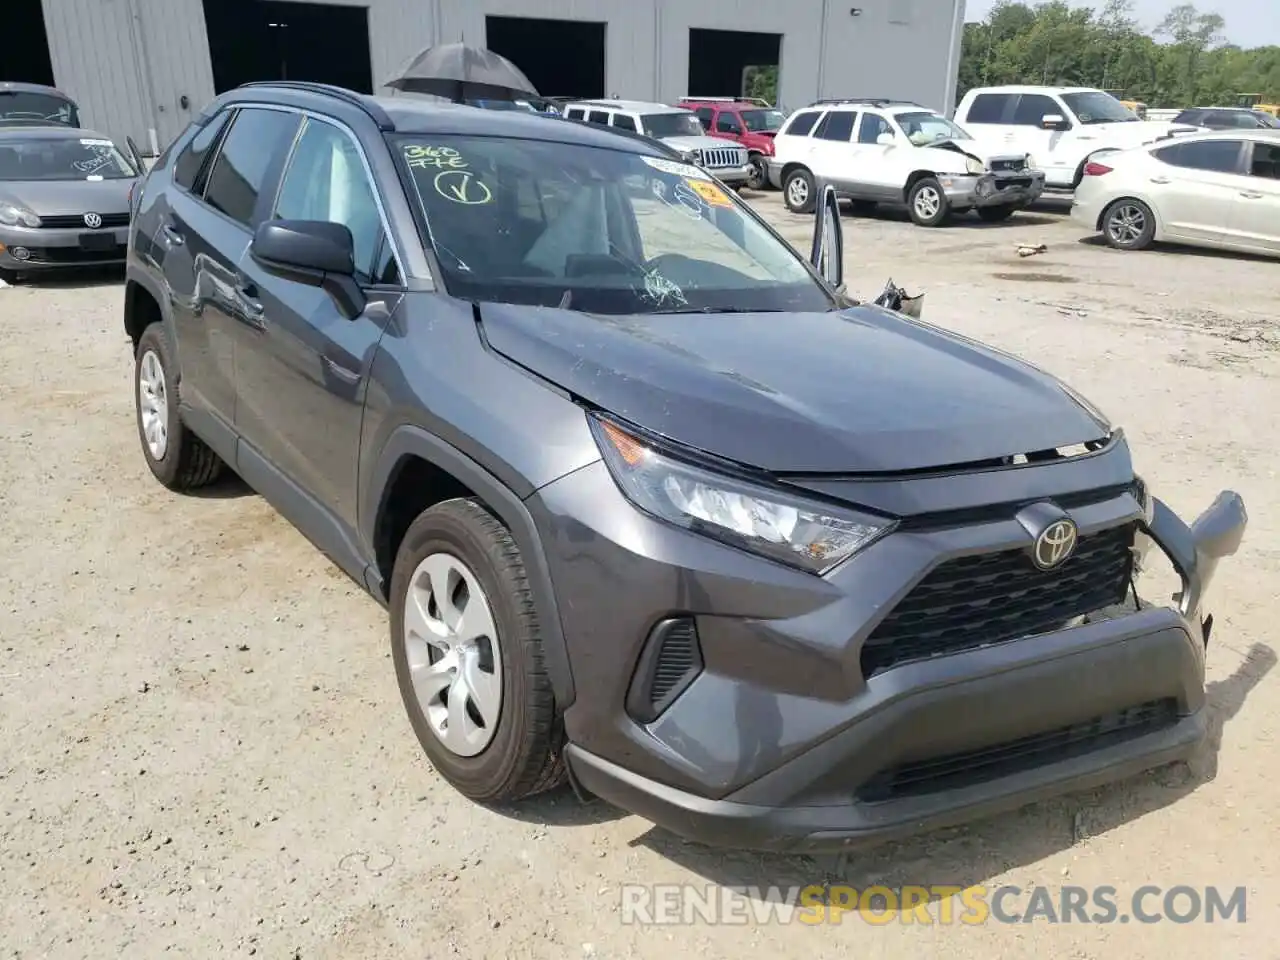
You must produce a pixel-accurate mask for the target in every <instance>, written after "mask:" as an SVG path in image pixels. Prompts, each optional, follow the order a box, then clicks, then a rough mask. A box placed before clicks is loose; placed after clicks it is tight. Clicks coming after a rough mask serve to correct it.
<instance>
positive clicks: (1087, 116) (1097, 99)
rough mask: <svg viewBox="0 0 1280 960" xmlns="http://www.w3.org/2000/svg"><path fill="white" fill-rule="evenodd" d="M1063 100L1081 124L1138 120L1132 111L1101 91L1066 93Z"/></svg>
mask: <svg viewBox="0 0 1280 960" xmlns="http://www.w3.org/2000/svg"><path fill="white" fill-rule="evenodd" d="M1062 99H1063V101H1064V102H1065V103H1066V105H1067V107H1068V108H1070V110H1071V112H1072V113H1074V114H1075V115H1076V119H1077V120H1079V121H1080V122H1081V123H1086V124H1087V123H1124V122H1128V121H1131V120H1137V119H1138V116H1137V114H1135V113H1134V112H1133V111H1132V110H1130V109H1129V108H1128V107H1126V106H1125V105H1124V104H1123V103H1121V102H1120V101H1119V100H1117V99H1116V98H1115V97H1113V96H1112V95H1111V94H1109V93H1103V92H1102V91H1101V90H1089V91H1087V92H1086V93H1064V94H1063V95H1062Z"/></svg>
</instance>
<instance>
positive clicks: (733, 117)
mask: <svg viewBox="0 0 1280 960" xmlns="http://www.w3.org/2000/svg"><path fill="white" fill-rule="evenodd" d="M679 106H681V107H684V108H685V109H686V110H692V111H693V112H694V113H696V114H697V115H698V120H699V121H701V123H702V128H703V129H704V130H706V131H707V133H708V134H709V135H710V136H713V137H720V138H721V139H724V140H732V141H734V142H735V143H740V144H742V146H744V147H746V148H747V154H748V157H749V158H750V161H751V177H750V178H749V179H748V180H747V186H748V187H750V188H751V189H753V190H767V189H769V179H768V176H767V174H768V171H767V169H766V166H765V160H766V158H768V157H771V156H773V138H774V137H775V136H776V135H777V133H778V130H779V128H781V126H782V121H783V120H785V119H786V116H785V115H784V114H783V112H782V111H781V110H777V109H775V108H773V107H772V106H770V105H769V104H768V103H766V102H765V101H764V100H758V99H752V100H738V99H734V98H733V97H681V98H680V103H679Z"/></svg>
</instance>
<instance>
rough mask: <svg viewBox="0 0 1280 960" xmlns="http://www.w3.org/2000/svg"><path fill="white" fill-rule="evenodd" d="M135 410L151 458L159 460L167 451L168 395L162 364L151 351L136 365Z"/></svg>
mask: <svg viewBox="0 0 1280 960" xmlns="http://www.w3.org/2000/svg"><path fill="white" fill-rule="evenodd" d="M138 408H139V410H140V411H141V414H142V436H143V438H144V439H145V440H146V443H147V450H148V451H150V453H151V459H152V460H156V461H160V460H163V459H164V455H165V454H166V453H167V452H168V450H169V394H168V389H167V387H166V384H165V379H164V365H163V364H162V363H161V362H160V357H159V356H158V355H157V354H156V352H155V351H154V350H148V351H147V352H146V353H144V354H143V355H142V361H141V363H139V364H138Z"/></svg>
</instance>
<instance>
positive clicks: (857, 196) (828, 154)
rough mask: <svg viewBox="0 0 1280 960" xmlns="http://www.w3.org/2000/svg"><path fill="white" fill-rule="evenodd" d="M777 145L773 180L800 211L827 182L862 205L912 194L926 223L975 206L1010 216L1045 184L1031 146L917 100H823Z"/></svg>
mask: <svg viewBox="0 0 1280 960" xmlns="http://www.w3.org/2000/svg"><path fill="white" fill-rule="evenodd" d="M773 153H774V155H773V157H772V159H771V160H770V162H769V180H770V182H771V183H772V184H773V185H774V186H775V187H780V188H781V189H782V197H783V202H785V203H786V205H787V209H789V210H791V211H793V212H795V213H808V212H810V211H811V210H812V209H813V205H814V200H815V198H816V197H817V195H818V186H819V185H820V184H821V183H830V184H831V185H832V186H834V187H835V188H836V192H837V193H838V194H839V195H840V196H841V197H849V198H851V199H853V200H854V201H856V202H857V204H856V207H857V208H858V209H861V210H863V211H865V210H867V209H868V208H871V207H874V206H875V205H876V204H877V203H882V202H884V203H905V204H906V205H907V211H908V212H909V213H910V215H911V219H912V220H914V221H915V222H916V223H918V224H920V225H921V226H926V227H935V226H938V225H939V224H941V223H944V222H945V221H946V220H947V218H948V217H949V216H950V215H951V214H953V213H964V212H966V211H968V210H977V211H978V215H979V216H980V217H982V219H983V220H989V221H997V220H1004V219H1006V218H1007V217H1009V216H1010V215H1012V214H1013V213H1014V212H1015V211H1017V210H1021V209H1022V208H1023V207H1025V206H1027V205H1028V204H1030V203H1032V202H1034V201H1035V200H1036V198H1037V197H1039V196H1040V193H1041V192H1042V191H1043V190H1044V174H1043V173H1042V172H1040V171H1039V170H1037V169H1035V162H1034V159H1033V158H1032V157H1031V156H1029V155H1028V154H1027V153H1026V152H1025V151H1014V150H1005V151H991V150H988V149H985V148H984V147H983V145H982V144H980V143H978V142H977V141H976V140H974V138H973V137H971V136H970V135H969V134H968V133H967V132H966V131H965V130H963V129H962V128H960V127H959V126H957V125H956V124H954V123H952V122H951V121H950V120H948V119H947V118H946V117H944V116H942V115H941V114H939V113H936V112H935V111H933V110H930V109H929V108H927V107H922V106H920V105H919V104H917V103H906V102H900V101H890V100H832V101H827V100H820V101H818V102H817V103H814V104H811V105H810V106H808V107H806V108H804V109H802V110H798V111H797V112H796V113H794V114H793V115H792V116H791V117H790V118H789V119H788V121H787V123H786V125H785V126H783V128H782V129H781V130H780V131H778V135H777V137H776V138H775V139H774V150H773Z"/></svg>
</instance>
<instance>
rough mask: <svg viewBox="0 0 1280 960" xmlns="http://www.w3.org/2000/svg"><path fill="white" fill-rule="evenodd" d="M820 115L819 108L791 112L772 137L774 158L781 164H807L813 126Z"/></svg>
mask: <svg viewBox="0 0 1280 960" xmlns="http://www.w3.org/2000/svg"><path fill="white" fill-rule="evenodd" d="M822 117H823V111H821V110H800V111H798V112H796V113H795V114H793V115H792V116H791V118H790V119H789V120H787V122H786V124H785V125H784V126H783V128H782V129H781V130H780V131H779V132H778V136H777V137H775V138H774V141H773V155H774V159H775V160H777V161H778V162H779V163H782V164H787V163H803V164H805V165H806V166H808V165H809V158H810V154H812V153H813V145H814V140H813V136H812V135H813V128H814V127H816V126H817V125H818V123H820V122H821V120H822Z"/></svg>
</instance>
